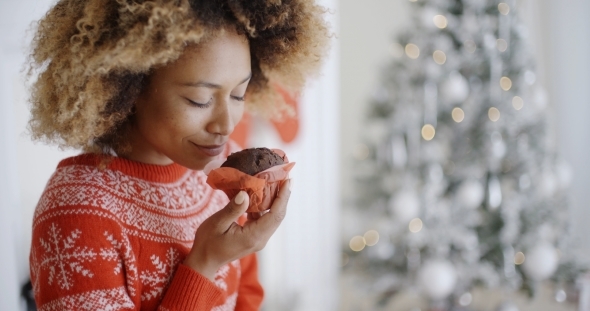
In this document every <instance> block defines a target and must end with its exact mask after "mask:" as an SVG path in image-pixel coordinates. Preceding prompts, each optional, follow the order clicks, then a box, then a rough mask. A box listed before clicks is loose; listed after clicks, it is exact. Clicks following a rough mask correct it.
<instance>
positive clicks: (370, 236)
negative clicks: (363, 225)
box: [363, 230, 379, 246]
mask: <svg viewBox="0 0 590 311" xmlns="http://www.w3.org/2000/svg"><path fill="white" fill-rule="evenodd" d="M363 237H364V238H365V243H366V244H367V246H373V245H375V244H377V242H379V232H377V231H375V230H369V231H367V232H365V235H364V236H363Z"/></svg>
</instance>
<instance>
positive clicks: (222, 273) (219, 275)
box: [215, 264, 229, 291]
mask: <svg viewBox="0 0 590 311" xmlns="http://www.w3.org/2000/svg"><path fill="white" fill-rule="evenodd" d="M228 274H229V264H227V265H224V266H222V267H221V268H219V270H217V272H215V285H217V287H219V288H220V289H222V290H224V291H226V290H227V283H226V282H225V278H227V276H228Z"/></svg>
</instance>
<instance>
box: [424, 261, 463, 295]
mask: <svg viewBox="0 0 590 311" xmlns="http://www.w3.org/2000/svg"><path fill="white" fill-rule="evenodd" d="M418 283H419V284H418V285H419V286H420V288H422V290H423V291H424V293H426V294H427V295H428V296H429V297H430V298H432V299H434V300H439V299H443V298H445V297H447V296H449V295H450V294H451V293H452V292H453V290H454V289H455V285H456V283H457V272H456V271H455V267H453V265H452V264H451V263H450V262H448V261H446V260H432V261H428V262H426V263H424V265H423V266H422V268H421V269H420V272H419V273H418Z"/></svg>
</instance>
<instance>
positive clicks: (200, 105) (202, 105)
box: [186, 98, 211, 108]
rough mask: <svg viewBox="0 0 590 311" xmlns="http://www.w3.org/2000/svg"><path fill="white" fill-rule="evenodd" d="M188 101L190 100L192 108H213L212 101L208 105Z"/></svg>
mask: <svg viewBox="0 0 590 311" xmlns="http://www.w3.org/2000/svg"><path fill="white" fill-rule="evenodd" d="M186 100H188V102H189V103H190V104H191V105H192V106H195V107H198V108H208V107H209V106H211V99H210V100H209V101H208V102H207V103H205V104H202V103H197V102H196V101H192V100H190V99H188V98H187V99H186Z"/></svg>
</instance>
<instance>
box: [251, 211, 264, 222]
mask: <svg viewBox="0 0 590 311" xmlns="http://www.w3.org/2000/svg"><path fill="white" fill-rule="evenodd" d="M263 214H264V212H252V213H248V220H257V219H259V218H260V216H262V215H263Z"/></svg>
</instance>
